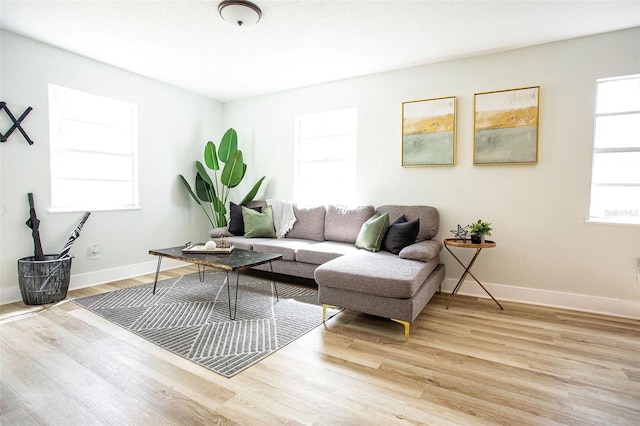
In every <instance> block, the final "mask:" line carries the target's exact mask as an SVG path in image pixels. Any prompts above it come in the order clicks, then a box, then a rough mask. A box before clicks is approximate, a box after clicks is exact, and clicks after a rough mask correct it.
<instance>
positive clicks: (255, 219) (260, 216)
mask: <svg viewBox="0 0 640 426" xmlns="http://www.w3.org/2000/svg"><path fill="white" fill-rule="evenodd" d="M242 219H243V220H244V236H245V237H246V238H258V237H262V238H275V237H276V230H275V228H274V227H273V212H272V210H271V206H268V207H267V208H266V209H264V211H263V212H262V213H258V212H257V211H255V210H253V209H249V208H247V207H244V206H243V207H242Z"/></svg>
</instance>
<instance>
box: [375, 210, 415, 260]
mask: <svg viewBox="0 0 640 426" xmlns="http://www.w3.org/2000/svg"><path fill="white" fill-rule="evenodd" d="M419 231H420V219H419V218H418V219H416V220H412V221H407V218H406V217H405V216H404V215H402V216H400V217H399V218H398V219H396V220H395V222H393V223H392V224H391V226H389V230H388V231H387V235H385V237H384V240H383V241H382V250H385V251H388V252H390V253H393V254H398V253H400V251H401V250H402V249H403V248H405V247H407V246H410V245H411V244H413V243H415V242H416V238H417V237H418V232H419Z"/></svg>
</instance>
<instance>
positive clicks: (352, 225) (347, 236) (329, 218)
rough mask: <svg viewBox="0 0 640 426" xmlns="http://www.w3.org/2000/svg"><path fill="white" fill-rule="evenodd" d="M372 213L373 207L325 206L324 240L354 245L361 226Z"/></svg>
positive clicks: (373, 211)
mask: <svg viewBox="0 0 640 426" xmlns="http://www.w3.org/2000/svg"><path fill="white" fill-rule="evenodd" d="M374 213H375V209H374V208H373V206H358V207H346V206H340V205H329V206H327V213H326V216H325V221H324V239H325V240H328V241H338V242H342V243H350V244H354V243H355V242H356V238H358V233H360V228H362V224H363V223H365V222H366V221H367V220H368V219H369V218H370V217H371V216H373V214H374ZM382 213H384V212H382Z"/></svg>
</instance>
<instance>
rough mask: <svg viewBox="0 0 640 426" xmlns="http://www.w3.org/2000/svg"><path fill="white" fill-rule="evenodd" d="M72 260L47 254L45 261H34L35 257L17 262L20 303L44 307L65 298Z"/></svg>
mask: <svg viewBox="0 0 640 426" xmlns="http://www.w3.org/2000/svg"><path fill="white" fill-rule="evenodd" d="M72 258H73V257H72V256H65V257H63V258H62V259H58V255H57V254H47V255H45V256H44V259H45V260H35V256H31V257H25V258H23V259H20V260H18V283H19V285H20V293H22V301H23V302H24V303H25V304H26V305H45V304H48V303H55V302H59V301H60V300H63V299H64V298H65V297H67V290H68V289H69V281H70V279H71V259H72Z"/></svg>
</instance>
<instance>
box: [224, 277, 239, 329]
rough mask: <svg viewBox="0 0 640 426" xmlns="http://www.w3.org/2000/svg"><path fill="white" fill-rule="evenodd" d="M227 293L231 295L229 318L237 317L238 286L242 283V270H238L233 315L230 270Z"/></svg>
mask: <svg viewBox="0 0 640 426" xmlns="http://www.w3.org/2000/svg"><path fill="white" fill-rule="evenodd" d="M225 281H226V282H227V295H228V296H229V319H230V320H234V321H235V319H236V313H237V312H238V286H239V284H240V271H236V296H235V299H236V301H235V305H234V306H233V316H232V315H231V281H230V280H229V271H227V279H226V280H225Z"/></svg>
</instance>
